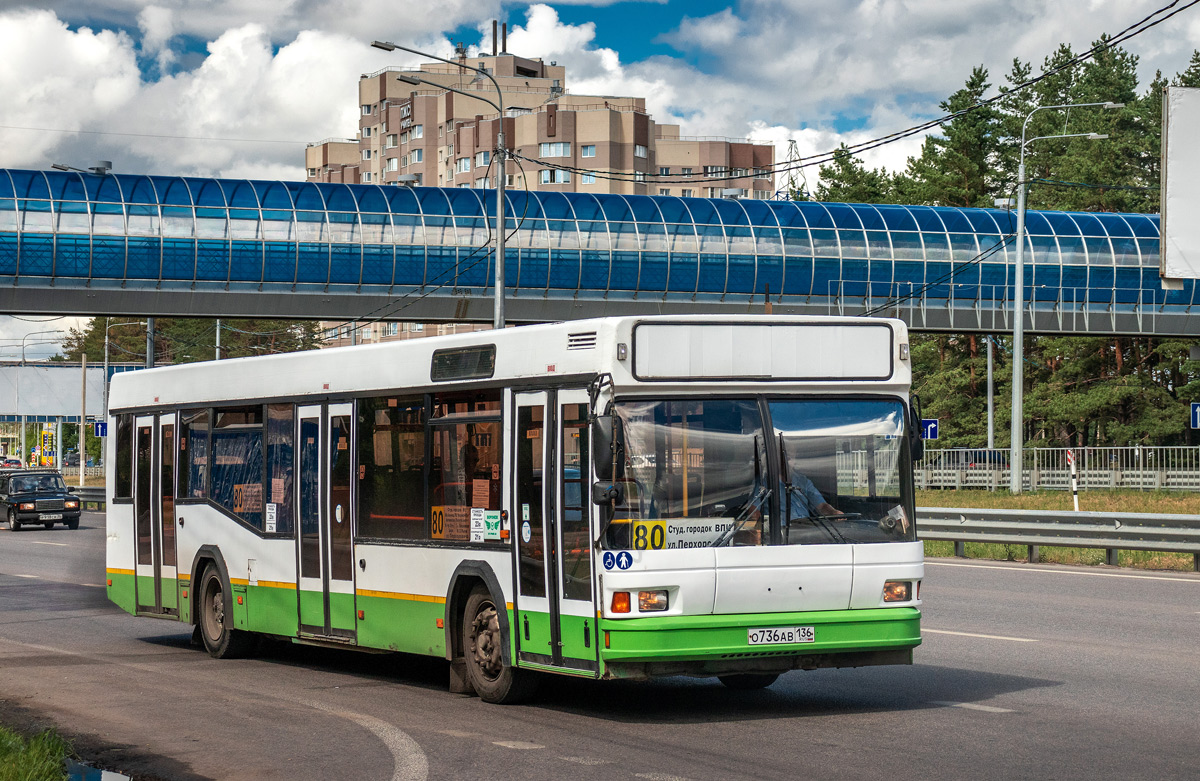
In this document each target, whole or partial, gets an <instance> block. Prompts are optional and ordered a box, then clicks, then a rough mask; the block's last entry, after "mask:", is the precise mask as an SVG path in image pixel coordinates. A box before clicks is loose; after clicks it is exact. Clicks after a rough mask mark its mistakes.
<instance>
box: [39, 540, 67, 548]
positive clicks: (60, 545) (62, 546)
mask: <svg viewBox="0 0 1200 781" xmlns="http://www.w3.org/2000/svg"><path fill="white" fill-rule="evenodd" d="M30 542H32V543H33V544H34V545H57V546H59V547H60V548H69V547H71V546H70V545H69V544H67V543H65V542H45V541H44V540H30Z"/></svg>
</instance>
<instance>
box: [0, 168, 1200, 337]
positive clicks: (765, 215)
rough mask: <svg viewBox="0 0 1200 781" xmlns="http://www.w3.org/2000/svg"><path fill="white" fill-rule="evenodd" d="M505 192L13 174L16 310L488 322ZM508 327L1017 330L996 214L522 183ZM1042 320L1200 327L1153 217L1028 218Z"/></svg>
mask: <svg viewBox="0 0 1200 781" xmlns="http://www.w3.org/2000/svg"><path fill="white" fill-rule="evenodd" d="M495 197H496V196H495V193H494V192H493V191H491V190H474V189H444V188H433V187H425V188H421V187H418V188H412V189H410V188H406V187H399V186H377V185H344V184H315V183H310V182H276V181H249V180H241V179H201V178H187V177H169V176H132V175H120V174H117V175H111V174H110V175H103V176H101V175H95V174H86V173H75V172H59V171H26V170H2V169H0V311H4V312H9V313H29V314H48V313H54V314H62V313H70V314H78V315H101V314H105V315H107V314H125V315H132V316H146V315H161V316H188V317H289V318H313V319H325V320H343V319H345V320H354V319H358V318H364V319H365V318H372V319H373V318H382V319H404V320H426V321H429V320H446V321H453V320H458V321H478V322H487V321H490V319H491V310H492V292H491V287H490V285H491V280H492V278H493V266H492V263H493V262H494V250H493V249H492V247H493V246H494V244H492V243H491V241H492V238H493V237H492V230H491V228H492V226H493V225H494V222H493V218H492V217H491V216H490V215H494V213H495ZM506 200H507V230H508V231H509V233H510V234H511V236H510V238H508V241H507V245H508V246H507V249H506V253H505V280H506V287H507V290H506V300H507V305H506V313H507V319H508V320H509V321H510V322H522V321H525V322H530V321H547V320H568V319H577V318H582V317H592V316H599V315H610V314H630V313H633V314H637V313H645V314H670V313H695V312H711V313H725V314H745V313H758V312H763V311H765V308H766V305H767V303H768V302H769V303H770V305H771V307H772V310H773V311H774V312H775V313H787V314H819V315H827V314H845V315H861V314H867V313H870V314H879V315H890V316H897V317H900V318H903V319H904V320H906V321H907V322H908V323H909V325H910V327H912V328H914V329H917V330H948V331H956V332H1002V331H1008V330H1010V329H1011V328H1012V295H1013V291H1012V288H1013V263H1014V259H1015V243H1014V239H1013V234H1014V232H1015V225H1016V220H1015V215H1013V214H1011V213H1010V212H1007V211H1003V210H995V209H958V208H946V207H926V206H885V205H863V204H841V203H816V202H796V201H753V200H710V199H700V198H676V197H665V196H622V195H607V194H602V195H592V194H588V193H575V192H563V193H559V192H530V193H526V192H523V191H516V192H513V191H511V190H510V191H509V193H508V197H507V199H506ZM1026 228H1027V233H1028V236H1027V245H1026V257H1025V290H1026V291H1027V293H1026V295H1027V296H1028V300H1029V304H1030V306H1029V309H1028V311H1027V314H1026V322H1025V327H1026V330H1029V331H1033V332H1040V333H1089V334H1143V333H1145V334H1163V335H1191V336H1194V335H1197V334H1200V321H1197V320H1196V319H1194V318H1193V317H1192V309H1193V307H1194V306H1196V305H1197V303H1198V302H1197V300H1196V292H1197V287H1196V285H1195V284H1194V282H1193V281H1192V280H1184V281H1183V283H1182V288H1181V289H1179V290H1164V289H1163V288H1162V285H1161V283H1160V281H1159V275H1158V268H1159V219H1158V217H1157V215H1139V214H1094V213H1069V212H1029V213H1028V215H1027V218H1026Z"/></svg>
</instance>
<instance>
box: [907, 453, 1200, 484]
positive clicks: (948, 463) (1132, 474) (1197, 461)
mask: <svg viewBox="0 0 1200 781" xmlns="http://www.w3.org/2000/svg"><path fill="white" fill-rule="evenodd" d="M1067 451H1068V448H1050V447H1046V448H1040V447H1039V448H1026V449H1025V450H1024V452H1023V461H1024V463H1023V464H1022V465H1021V466H1022V469H1021V475H1022V485H1023V486H1024V488H1025V490H1030V491H1036V490H1060V491H1063V490H1066V491H1069V490H1070V489H1071V471H1070V468H1069V466H1068V465H1067ZM1074 452H1075V469H1076V474H1077V476H1078V481H1079V490H1081V491H1084V490H1087V489H1089V488H1091V489H1096V488H1132V489H1136V490H1144V491H1151V490H1171V491H1200V447H1182V446H1180V447H1088V448H1075V449H1074ZM1008 456H1009V451H1008V450H1007V449H1000V448H994V449H988V448H949V449H944V450H929V449H926V451H925V457H924V458H923V459H922V460H921V461H919V462H918V463H917V465H916V470H915V471H916V485H917V488H950V489H954V488H982V489H986V490H990V491H994V490H996V489H1002V490H1006V489H1007V488H1008V486H1009V463H1008Z"/></svg>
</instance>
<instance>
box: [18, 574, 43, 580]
mask: <svg viewBox="0 0 1200 781" xmlns="http://www.w3.org/2000/svg"><path fill="white" fill-rule="evenodd" d="M13 577H14V578H28V579H29V580H41V578H39V577H38V576H37V575H13Z"/></svg>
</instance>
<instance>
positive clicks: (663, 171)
mask: <svg viewBox="0 0 1200 781" xmlns="http://www.w3.org/2000/svg"><path fill="white" fill-rule="evenodd" d="M658 175H659V176H670V175H671V169H670V168H669V167H668V166H662V165H660V166H659V167H658Z"/></svg>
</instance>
